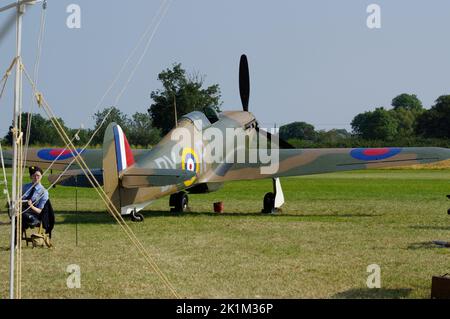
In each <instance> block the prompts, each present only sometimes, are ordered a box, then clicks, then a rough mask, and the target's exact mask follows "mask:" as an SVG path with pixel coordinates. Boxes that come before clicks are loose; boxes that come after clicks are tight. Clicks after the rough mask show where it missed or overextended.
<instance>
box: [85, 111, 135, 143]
mask: <svg viewBox="0 0 450 319" xmlns="http://www.w3.org/2000/svg"><path fill="white" fill-rule="evenodd" d="M108 113H109V115H108ZM106 116H108V117H107V118H106V120H105V122H104V123H103V124H102V122H103V119H105V117H106ZM94 120H95V128H94V131H96V130H97V129H98V128H99V127H100V125H101V127H100V129H99V131H98V132H97V134H96V135H95V136H94V139H93V140H92V144H94V145H95V144H97V145H102V144H103V137H104V135H105V131H106V128H107V127H108V124H109V123H112V122H115V123H117V124H119V125H120V127H121V128H122V130H123V132H124V133H125V135H127V136H128V132H129V131H130V119H129V118H128V116H127V115H126V114H124V113H122V111H120V110H119V109H118V108H116V107H114V106H112V107H109V108H105V109H103V111H98V112H97V113H95V114H94Z"/></svg>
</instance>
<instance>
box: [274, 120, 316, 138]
mask: <svg viewBox="0 0 450 319" xmlns="http://www.w3.org/2000/svg"><path fill="white" fill-rule="evenodd" d="M279 135H280V138H281V139H283V140H288V139H291V138H296V139H301V140H310V141H312V140H314V139H315V138H316V131H315V130H314V126H312V125H311V124H308V123H306V122H292V123H289V124H286V125H283V126H281V127H280V131H279Z"/></svg>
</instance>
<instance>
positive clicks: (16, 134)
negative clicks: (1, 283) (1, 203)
mask: <svg viewBox="0 0 450 319" xmlns="http://www.w3.org/2000/svg"><path fill="white" fill-rule="evenodd" d="M36 2H40V1H39V0H38V1H35V0H17V1H16V2H15V3H11V4H9V5H6V6H4V7H1V8H0V12H2V11H5V10H8V9H11V8H15V9H16V62H15V63H16V72H15V83H14V112H13V132H12V133H13V134H12V136H13V161H12V168H13V176H12V187H11V188H12V191H11V194H12V198H11V202H10V203H9V213H10V216H11V250H10V277H9V278H10V281H9V297H10V298H11V299H14V275H15V269H14V263H15V261H14V259H15V253H16V249H15V246H16V245H15V244H17V242H18V241H19V240H20V237H19V236H20V234H15V233H16V215H17V213H18V212H20V205H21V199H20V198H18V196H19V194H20V187H21V181H19V180H18V179H17V173H18V170H19V169H20V167H19V165H20V163H19V160H18V159H19V156H18V155H19V154H18V152H19V148H18V146H19V145H18V144H19V143H20V142H21V141H20V139H21V138H22V136H21V134H20V133H21V132H20V127H19V123H20V116H21V113H22V105H21V104H22V67H21V66H22V61H21V54H22V16H23V13H24V12H25V5H27V4H34V3H36Z"/></svg>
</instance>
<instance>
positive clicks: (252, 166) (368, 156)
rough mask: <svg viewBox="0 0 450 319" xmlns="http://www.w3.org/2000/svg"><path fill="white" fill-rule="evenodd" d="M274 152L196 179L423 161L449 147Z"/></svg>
mask: <svg viewBox="0 0 450 319" xmlns="http://www.w3.org/2000/svg"><path fill="white" fill-rule="evenodd" d="M262 151H266V150H262ZM278 152H279V155H278V159H277V156H276V155H274V158H275V159H274V160H273V162H272V166H269V165H268V164H265V163H262V162H257V163H234V164H227V163H223V164H220V165H219V166H217V167H216V168H215V169H214V170H213V171H212V172H210V173H208V174H205V176H203V177H202V178H200V180H199V181H198V182H200V183H201V182H224V181H231V180H246V179H261V178H269V177H282V176H300V175H311V174H321V173H329V172H338V171H348V170H360V169H367V168H381V167H394V166H403V165H413V164H424V163H431V162H438V161H442V160H446V159H449V158H450V149H446V148H438V147H404V148H400V147H386V148H328V149H327V148H324V149H280V150H278ZM265 154H270V151H267V153H265Z"/></svg>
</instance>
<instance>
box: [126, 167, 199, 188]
mask: <svg viewBox="0 0 450 319" xmlns="http://www.w3.org/2000/svg"><path fill="white" fill-rule="evenodd" d="M194 176H195V172H192V171H188V170H182V169H161V168H139V167H131V168H129V169H128V170H126V171H124V173H123V174H122V175H121V176H120V179H121V181H122V187H125V188H138V187H153V186H166V185H175V184H180V183H183V182H184V181H187V180H189V179H191V178H192V177H194Z"/></svg>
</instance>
